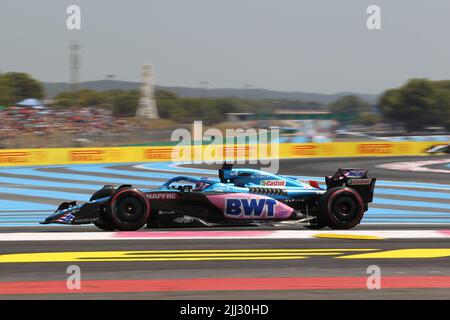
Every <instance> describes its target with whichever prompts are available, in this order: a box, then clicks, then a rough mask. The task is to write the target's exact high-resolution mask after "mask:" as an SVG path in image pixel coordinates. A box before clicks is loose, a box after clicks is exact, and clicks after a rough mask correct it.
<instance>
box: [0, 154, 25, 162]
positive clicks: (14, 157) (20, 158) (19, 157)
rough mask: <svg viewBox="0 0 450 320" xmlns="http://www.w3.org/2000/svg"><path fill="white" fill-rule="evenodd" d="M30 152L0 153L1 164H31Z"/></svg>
mask: <svg viewBox="0 0 450 320" xmlns="http://www.w3.org/2000/svg"><path fill="white" fill-rule="evenodd" d="M29 155H30V154H29V153H28V152H0V162H3V163H24V162H29V161H30V160H29Z"/></svg>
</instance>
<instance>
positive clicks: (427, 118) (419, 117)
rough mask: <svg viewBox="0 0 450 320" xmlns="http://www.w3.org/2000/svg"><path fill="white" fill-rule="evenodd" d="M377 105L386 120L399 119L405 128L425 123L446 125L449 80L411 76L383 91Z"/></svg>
mask: <svg viewBox="0 0 450 320" xmlns="http://www.w3.org/2000/svg"><path fill="white" fill-rule="evenodd" d="M379 105H380V109H381V111H382V114H383V116H384V117H385V119H387V120H391V121H396V122H400V123H402V124H403V125H404V126H405V128H406V129H407V130H408V131H417V130H422V129H423V128H424V127H426V126H446V127H447V128H449V129H450V82H448V81H436V82H433V81H430V80H426V79H413V80H410V81H409V82H408V83H407V84H405V85H404V86H402V87H400V88H398V89H391V90H388V91H386V92H385V93H384V94H383V96H382V97H381V99H380V103H379Z"/></svg>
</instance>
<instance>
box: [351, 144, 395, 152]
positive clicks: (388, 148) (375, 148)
mask: <svg viewBox="0 0 450 320" xmlns="http://www.w3.org/2000/svg"><path fill="white" fill-rule="evenodd" d="M391 152H392V145H390V144H387V143H370V144H369V143H366V144H360V145H358V153H371V154H389V153H391Z"/></svg>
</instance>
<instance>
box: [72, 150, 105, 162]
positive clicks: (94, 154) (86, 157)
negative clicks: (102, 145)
mask: <svg viewBox="0 0 450 320" xmlns="http://www.w3.org/2000/svg"><path fill="white" fill-rule="evenodd" d="M103 155H104V154H103V151H102V150H77V151H70V153H69V158H70V161H103V160H104V157H103Z"/></svg>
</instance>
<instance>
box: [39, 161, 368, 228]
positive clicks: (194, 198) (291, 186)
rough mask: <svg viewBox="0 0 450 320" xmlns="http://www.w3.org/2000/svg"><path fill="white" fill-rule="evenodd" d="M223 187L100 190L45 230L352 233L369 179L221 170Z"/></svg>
mask: <svg viewBox="0 0 450 320" xmlns="http://www.w3.org/2000/svg"><path fill="white" fill-rule="evenodd" d="M219 178H220V181H215V180H212V179H209V178H193V177H185V176H178V177H175V178H172V179H170V180H168V181H167V182H165V183H164V184H163V185H162V186H161V187H160V188H159V189H157V190H151V191H145V190H139V189H137V188H134V187H132V186H131V185H123V186H120V187H118V188H115V187H113V186H104V187H103V188H102V189H100V190H98V191H97V192H95V193H94V194H93V195H92V197H91V199H90V201H89V202H87V203H84V204H80V205H77V204H76V202H65V203H62V204H61V205H60V206H59V208H58V209H57V210H56V212H55V213H54V214H52V215H51V216H49V217H48V218H47V219H46V220H45V221H43V222H41V223H42V224H49V223H61V224H72V225H78V224H88V223H94V224H95V225H96V226H97V227H99V228H100V229H103V230H110V231H112V230H128V231H131V230H138V229H141V228H142V227H144V226H145V225H147V227H149V228H158V227H199V226H200V227H201V226H203V227H204V226H243V225H259V224H269V225H270V224H272V225H273V224H276V223H287V224H289V223H291V224H292V223H294V224H295V223H300V224H303V225H305V226H306V227H307V228H310V229H320V228H323V227H326V226H328V227H330V228H332V229H350V228H353V227H354V226H356V225H357V224H359V223H360V221H361V219H362V217H363V215H364V212H366V211H367V209H368V203H370V202H372V198H373V192H374V188H375V181H376V179H374V178H369V177H367V170H365V169H339V170H338V171H337V172H336V174H334V175H333V176H328V177H326V178H325V182H326V189H322V188H321V187H320V186H319V184H318V183H317V182H316V181H300V180H297V179H296V178H293V177H287V176H280V175H274V174H271V173H267V172H263V171H259V170H254V169H233V168H232V165H231V164H224V165H223V166H222V168H221V169H219Z"/></svg>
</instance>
